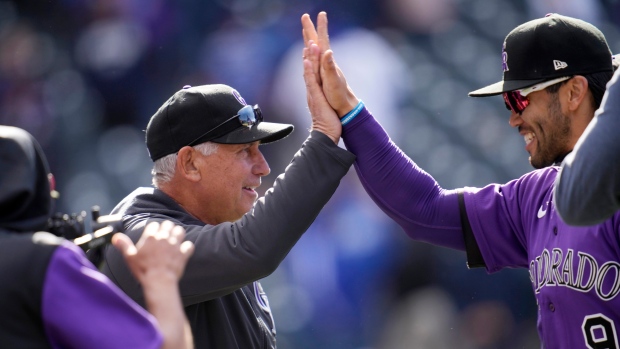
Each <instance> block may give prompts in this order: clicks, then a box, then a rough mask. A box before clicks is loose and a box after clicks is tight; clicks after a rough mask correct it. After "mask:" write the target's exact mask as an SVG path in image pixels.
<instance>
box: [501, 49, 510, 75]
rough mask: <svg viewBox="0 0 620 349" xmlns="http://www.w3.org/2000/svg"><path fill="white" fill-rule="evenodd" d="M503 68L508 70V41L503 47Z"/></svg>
mask: <svg viewBox="0 0 620 349" xmlns="http://www.w3.org/2000/svg"><path fill="white" fill-rule="evenodd" d="M502 69H503V70H504V71H505V72H506V71H508V70H509V69H508V53H507V52H506V42H504V47H502Z"/></svg>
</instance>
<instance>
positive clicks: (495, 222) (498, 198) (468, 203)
mask: <svg viewBox="0 0 620 349" xmlns="http://www.w3.org/2000/svg"><path fill="white" fill-rule="evenodd" d="M557 171H558V168H557V167H547V168H544V169H541V170H536V171H532V172H529V173H527V174H525V175H523V176H522V177H521V178H519V179H515V180H513V181H510V182H508V183H506V184H502V185H500V184H490V185H488V186H486V187H484V188H482V189H477V188H465V207H467V217H468V218H469V223H470V225H471V228H472V231H473V232H474V235H475V237H476V242H477V243H478V247H479V248H480V252H481V253H482V256H483V257H484V262H485V264H486V268H487V270H488V271H489V272H495V271H498V270H500V269H502V268H505V267H513V268H517V267H524V268H528V267H529V261H530V259H531V257H530V256H528V252H527V251H528V250H535V249H534V248H532V246H530V245H531V244H534V243H536V242H540V241H544V240H543V239H540V238H537V237H536V235H534V237H533V238H532V237H530V236H528V234H537V233H538V234H543V232H544V230H542V228H540V221H541V220H540V218H541V217H543V216H544V215H546V214H547V213H546V212H547V210H553V208H552V207H553V206H552V205H551V204H550V203H551V201H552V191H553V183H554V181H555V176H556V174H557ZM550 214H551V213H550Z"/></svg>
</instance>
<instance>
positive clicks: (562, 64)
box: [469, 13, 614, 97]
mask: <svg viewBox="0 0 620 349" xmlns="http://www.w3.org/2000/svg"><path fill="white" fill-rule="evenodd" d="M612 61H613V59H612V53H611V51H610V49H609V46H608V45H607V41H606V40H605V36H604V35H603V33H602V32H601V31H600V30H598V29H597V28H596V27H595V26H593V25H592V24H590V23H588V22H585V21H582V20H579V19H575V18H571V17H566V16H562V15H559V14H556V13H551V14H548V15H546V16H545V17H543V18H539V19H535V20H532V21H529V22H526V23H524V24H522V25H520V26H518V27H516V28H515V29H513V30H512V31H511V32H510V33H508V35H507V36H506V39H505V40H504V46H503V48H502V69H503V71H504V73H503V74H504V75H503V79H502V81H500V82H497V83H494V84H492V85H489V86H486V87H483V88H481V89H478V90H475V91H472V92H470V93H469V95H470V96H472V97H486V96H494V95H498V94H502V93H504V92H509V91H514V90H519V89H522V88H525V87H529V86H532V85H535V84H538V83H541V82H543V81H547V80H551V79H555V78H559V77H563V76H572V75H586V74H591V73H598V72H603V71H613V70H614V68H613V63H612Z"/></svg>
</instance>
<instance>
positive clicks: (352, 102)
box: [336, 95, 360, 118]
mask: <svg viewBox="0 0 620 349" xmlns="http://www.w3.org/2000/svg"><path fill="white" fill-rule="evenodd" d="M359 101H360V100H359V99H357V97H355V96H354V95H349V96H347V98H346V102H345V103H344V105H343V106H342V107H341V108H340V109H338V110H337V111H336V112H337V113H338V116H339V117H340V118H343V117H344V116H345V115H347V114H348V113H350V112H351V111H352V110H353V109H355V107H356V106H357V105H358V103H359Z"/></svg>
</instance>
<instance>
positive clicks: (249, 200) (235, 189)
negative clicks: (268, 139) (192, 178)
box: [194, 142, 270, 224]
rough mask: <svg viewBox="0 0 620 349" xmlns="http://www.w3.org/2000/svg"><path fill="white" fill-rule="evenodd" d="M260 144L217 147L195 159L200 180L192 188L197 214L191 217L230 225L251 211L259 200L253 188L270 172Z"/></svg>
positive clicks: (211, 222) (221, 145) (206, 221)
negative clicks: (210, 152) (196, 204)
mask: <svg viewBox="0 0 620 349" xmlns="http://www.w3.org/2000/svg"><path fill="white" fill-rule="evenodd" d="M258 145H259V142H254V143H249V144H219V146H218V150H217V152H215V153H213V154H211V155H206V156H205V155H202V154H199V155H198V159H197V162H196V167H197V169H198V170H199V171H200V180H199V182H198V183H197V185H196V187H195V188H194V189H195V191H194V196H195V198H196V201H198V202H199V205H198V206H199V208H198V209H199V211H200V212H194V214H195V215H196V216H197V217H198V218H200V219H201V220H202V221H204V222H205V223H209V224H219V223H222V222H233V221H236V220H238V219H240V218H241V217H242V216H243V215H244V214H246V213H247V212H249V211H250V209H251V208H252V206H253V205H254V202H255V201H256V199H257V198H258V194H257V192H256V188H257V187H258V186H260V184H261V177H263V176H266V175H268V174H269V172H270V169H269V165H268V164H267V161H266V160H265V158H264V157H263V154H262V153H261V152H260V150H259V149H258Z"/></svg>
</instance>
